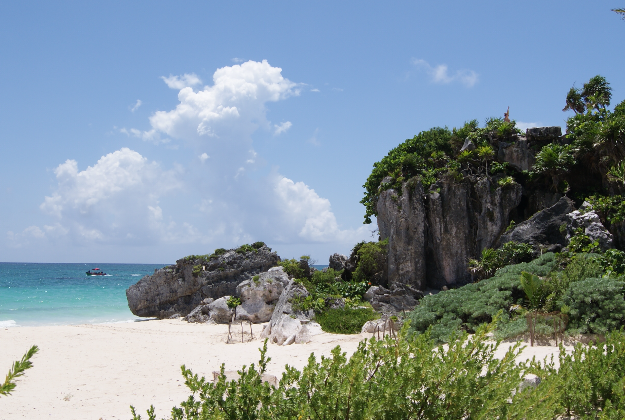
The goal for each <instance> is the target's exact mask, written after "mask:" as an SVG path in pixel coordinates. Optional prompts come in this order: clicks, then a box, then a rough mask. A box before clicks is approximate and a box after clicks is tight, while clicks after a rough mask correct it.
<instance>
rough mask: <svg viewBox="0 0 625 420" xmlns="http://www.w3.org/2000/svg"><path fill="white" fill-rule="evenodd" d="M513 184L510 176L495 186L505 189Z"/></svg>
mask: <svg viewBox="0 0 625 420" xmlns="http://www.w3.org/2000/svg"><path fill="white" fill-rule="evenodd" d="M514 184H516V182H515V181H514V178H512V177H511V176H504V177H503V178H500V179H499V180H498V181H497V185H499V186H500V187H501V188H506V187H509V186H511V185H514Z"/></svg>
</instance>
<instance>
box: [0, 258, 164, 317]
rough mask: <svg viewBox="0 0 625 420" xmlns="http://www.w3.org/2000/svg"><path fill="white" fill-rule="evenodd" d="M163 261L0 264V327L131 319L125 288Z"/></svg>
mask: <svg viewBox="0 0 625 420" xmlns="http://www.w3.org/2000/svg"><path fill="white" fill-rule="evenodd" d="M165 265H166V264H33V263H0V327H8V326H33V325H67V324H84V323H105V322H129V321H133V320H135V319H138V318H137V317H135V316H134V315H133V314H132V313H131V312H130V309H128V302H127V300H126V289H127V288H128V287H129V286H130V285H132V284H134V283H136V282H137V281H139V280H140V279H141V278H142V277H143V276H145V275H147V274H152V273H153V272H154V270H155V269H157V268H161V267H164V266H165ZM94 267H98V268H100V269H102V270H103V271H104V272H105V273H107V274H108V275H107V276H87V275H86V274H85V272H86V271H87V270H89V269H91V268H94Z"/></svg>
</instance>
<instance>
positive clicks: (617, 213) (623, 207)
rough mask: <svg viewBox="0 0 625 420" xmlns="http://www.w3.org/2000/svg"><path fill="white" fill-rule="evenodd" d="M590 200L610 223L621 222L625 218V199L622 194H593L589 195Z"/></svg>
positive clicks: (594, 208)
mask: <svg viewBox="0 0 625 420" xmlns="http://www.w3.org/2000/svg"><path fill="white" fill-rule="evenodd" d="M587 200H588V202H589V203H590V204H591V205H592V208H593V210H596V211H597V212H598V213H599V214H600V215H601V218H602V219H603V220H606V221H607V222H608V223H620V222H622V221H623V220H625V200H624V199H623V196H622V195H613V196H607V197H606V196H601V195H593V196H591V197H588V199H587Z"/></svg>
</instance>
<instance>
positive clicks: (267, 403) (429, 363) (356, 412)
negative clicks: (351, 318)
mask: <svg viewBox="0 0 625 420" xmlns="http://www.w3.org/2000/svg"><path fill="white" fill-rule="evenodd" d="M486 331H487V329H486V328H482V329H481V330H480V331H479V332H478V334H476V336H474V337H472V338H468V337H467V336H466V335H463V336H462V337H460V340H458V341H455V342H454V343H452V344H451V345H450V346H449V348H448V349H445V348H443V347H437V348H433V344H432V342H431V341H430V339H429V337H428V336H427V334H424V335H421V336H418V337H414V338H413V339H405V332H406V331H405V330H404V331H403V334H401V335H400V336H401V337H402V338H400V339H398V340H392V339H390V338H387V339H385V340H382V341H376V340H375V339H371V340H365V341H364V342H362V343H360V345H359V347H358V349H357V350H356V352H355V353H354V354H353V355H352V357H351V358H347V357H346V354H345V353H343V352H341V349H340V347H336V348H335V349H334V350H332V356H331V357H323V356H322V357H321V360H319V361H318V360H317V359H316V357H315V356H314V354H311V356H310V358H309V359H308V364H307V366H306V367H304V368H303V369H302V370H301V371H299V370H297V369H295V368H291V367H288V366H287V368H286V371H285V372H284V374H283V375H282V379H281V380H280V383H279V385H278V387H277V388H273V387H271V386H270V385H268V384H267V383H263V382H262V381H261V375H262V374H263V373H264V372H265V370H266V367H267V363H268V362H269V359H268V358H267V357H266V352H267V343H266V342H265V345H264V347H263V349H262V350H261V360H260V362H259V364H258V368H257V367H256V366H255V365H251V366H250V367H249V368H247V367H246V366H244V367H243V368H242V369H241V370H240V371H239V374H240V375H241V376H240V378H239V379H238V380H236V381H231V382H227V381H226V378H225V375H224V374H223V372H224V367H223V366H222V368H221V372H222V373H221V375H220V377H219V378H218V381H217V383H215V384H213V383H211V382H208V381H206V380H205V379H204V378H198V376H197V375H193V373H192V372H191V371H190V370H188V369H186V367H184V366H183V367H182V374H183V376H184V377H185V383H186V385H187V386H188V387H189V389H190V390H191V392H192V395H190V396H189V398H188V399H187V400H186V401H184V402H182V403H181V404H180V407H174V408H173V409H172V413H171V418H172V419H398V420H399V419H402V420H403V419H410V418H424V419H434V418H436V419H450V420H451V419H454V420H456V419H460V418H471V419H473V418H481V419H492V418H523V417H525V414H526V408H525V407H524V406H523V402H524V401H525V396H526V395H527V394H528V393H529V391H526V392H522V393H518V394H517V395H515V396H514V397H512V404H508V402H507V400H508V398H510V397H511V395H512V391H513V390H514V389H515V388H516V387H517V386H518V385H519V383H520V381H521V378H522V373H523V369H522V367H521V366H517V365H516V364H515V362H514V360H515V357H516V355H517V354H518V353H519V351H520V349H519V346H518V345H516V346H514V347H513V348H512V349H510V350H509V351H508V352H507V353H506V355H505V357H503V358H502V359H496V358H495V357H494V352H495V350H496V348H497V344H493V343H486V342H485V336H486ZM132 413H133V416H134V417H133V418H134V419H135V420H138V419H140V416H138V415H136V413H135V410H134V408H132ZM152 413H153V410H152ZM515 413H516V414H515ZM154 418H155V417H154V415H153V414H152V415H150V419H154ZM533 418H544V417H533Z"/></svg>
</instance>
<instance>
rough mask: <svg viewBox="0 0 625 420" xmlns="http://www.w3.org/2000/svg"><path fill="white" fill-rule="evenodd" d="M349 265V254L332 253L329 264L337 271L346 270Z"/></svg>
mask: <svg viewBox="0 0 625 420" xmlns="http://www.w3.org/2000/svg"><path fill="white" fill-rule="evenodd" d="M346 267H347V256H345V255H342V254H332V255H330V260H329V266H328V268H331V269H333V270H335V271H341V270H345V268H346Z"/></svg>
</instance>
